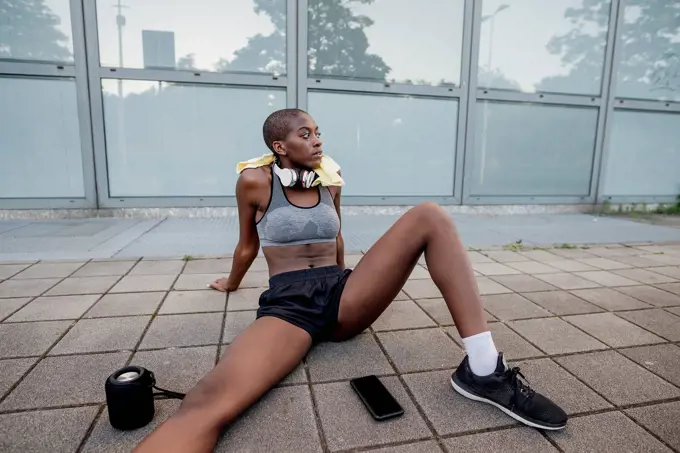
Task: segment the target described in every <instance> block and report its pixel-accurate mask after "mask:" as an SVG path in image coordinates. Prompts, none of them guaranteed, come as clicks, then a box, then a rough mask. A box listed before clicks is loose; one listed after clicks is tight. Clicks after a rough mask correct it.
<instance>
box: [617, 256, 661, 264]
mask: <svg viewBox="0 0 680 453" xmlns="http://www.w3.org/2000/svg"><path fill="white" fill-rule="evenodd" d="M612 259H613V260H615V261H618V262H620V263H625V264H629V265H631V266H634V267H654V266H663V264H662V263H659V262H658V261H654V260H650V259H649V258H645V257H642V256H636V255H628V256H615V257H612Z"/></svg>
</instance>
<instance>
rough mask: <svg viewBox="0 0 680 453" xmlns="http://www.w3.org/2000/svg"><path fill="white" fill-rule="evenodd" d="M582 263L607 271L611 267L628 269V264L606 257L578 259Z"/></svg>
mask: <svg viewBox="0 0 680 453" xmlns="http://www.w3.org/2000/svg"><path fill="white" fill-rule="evenodd" d="M578 261H580V262H581V263H583V264H586V265H588V266H592V267H596V268H598V269H602V270H603V271H609V270H612V269H630V268H631V266H630V265H629V264H625V263H621V262H619V261H614V260H609V259H607V258H585V259H580V260H578Z"/></svg>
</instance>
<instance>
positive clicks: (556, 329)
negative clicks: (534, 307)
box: [509, 318, 606, 354]
mask: <svg viewBox="0 0 680 453" xmlns="http://www.w3.org/2000/svg"><path fill="white" fill-rule="evenodd" d="M509 325H510V327H511V328H512V329H513V330H515V331H517V332H519V333H520V334H521V335H522V336H523V337H524V338H526V339H527V340H529V341H530V342H531V343H532V344H535V345H536V346H538V347H539V348H541V349H542V350H543V351H545V352H546V353H548V354H566V353H571V352H583V351H592V350H594V349H605V348H606V346H605V345H604V344H602V343H600V342H599V341H597V340H596V339H595V338H593V337H591V336H590V335H586V334H585V333H583V332H581V331H580V330H578V329H577V328H576V327H574V326H572V325H570V324H568V323H566V322H564V321H563V320H561V319H558V318H545V319H527V320H524V321H514V322H511V323H509Z"/></svg>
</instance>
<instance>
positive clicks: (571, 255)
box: [550, 249, 595, 260]
mask: <svg viewBox="0 0 680 453" xmlns="http://www.w3.org/2000/svg"><path fill="white" fill-rule="evenodd" d="M550 253H553V254H555V255H558V256H561V257H562V258H567V259H569V260H580V259H588V258H593V257H594V256H595V255H593V254H592V253H588V252H586V251H585V250H582V249H551V250H550Z"/></svg>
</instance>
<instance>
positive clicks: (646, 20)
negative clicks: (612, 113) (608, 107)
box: [616, 0, 680, 101]
mask: <svg viewBox="0 0 680 453" xmlns="http://www.w3.org/2000/svg"><path fill="white" fill-rule="evenodd" d="M618 42H619V45H620V46H621V51H620V52H621V56H620V61H619V66H618V68H617V74H616V77H617V79H616V96H619V97H626V98H636V99H656V100H671V101H680V0H661V1H659V0H655V1H650V0H644V1H642V0H629V1H626V2H625V9H624V16H623V25H622V26H621V32H620V38H619V41H618Z"/></svg>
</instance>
